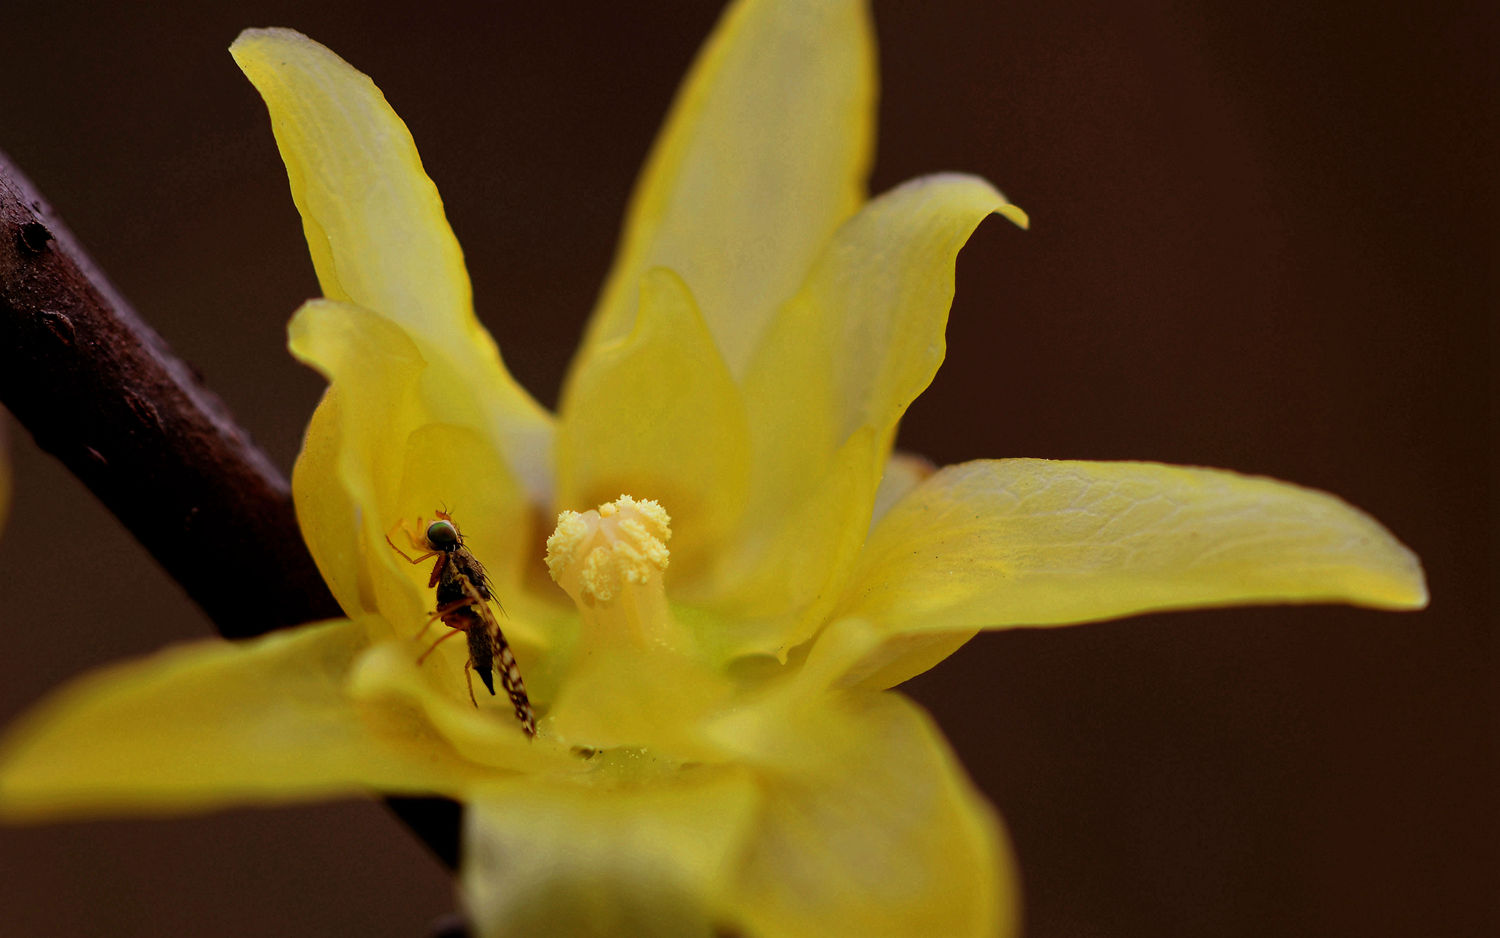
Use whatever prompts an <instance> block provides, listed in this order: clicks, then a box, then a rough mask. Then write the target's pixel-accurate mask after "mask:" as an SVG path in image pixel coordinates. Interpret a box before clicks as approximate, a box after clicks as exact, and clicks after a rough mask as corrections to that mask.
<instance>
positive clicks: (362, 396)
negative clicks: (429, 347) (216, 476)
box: [289, 300, 536, 634]
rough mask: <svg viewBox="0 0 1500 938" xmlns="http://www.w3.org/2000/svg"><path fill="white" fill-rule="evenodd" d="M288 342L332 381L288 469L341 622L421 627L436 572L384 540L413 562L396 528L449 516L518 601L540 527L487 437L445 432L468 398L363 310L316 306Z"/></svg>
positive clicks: (399, 332) (297, 320)
mask: <svg viewBox="0 0 1500 938" xmlns="http://www.w3.org/2000/svg"><path fill="white" fill-rule="evenodd" d="M289 332H290V346H291V349H292V353H293V354H294V355H296V356H297V358H298V359H300V360H301V361H302V362H304V363H305V364H308V365H311V366H312V367H314V368H316V369H318V370H319V371H320V372H322V373H323V375H324V376H325V377H327V378H328V380H329V382H330V387H329V389H328V391H327V393H326V394H325V395H324V399H323V401H322V402H321V403H320V404H319V405H318V410H317V411H316V412H315V413H314V415H313V420H312V422H311V424H310V425H309V426H308V431H307V437H306V439H305V441H304V443H303V448H302V452H301V453H300V454H299V455H298V457H297V462H296V465H295V466H294V467H293V470H292V498H293V501H294V503H295V505H296V508H297V518H298V522H299V524H300V525H301V527H302V532H303V536H304V537H305V538H306V540H307V543H308V547H309V549H310V550H311V552H312V555H313V559H314V560H315V561H317V563H318V568H319V569H320V570H321V571H322V572H323V575H324V578H325V579H327V581H328V583H329V586H330V588H331V589H332V590H333V593H334V596H335V598H337V599H338V600H339V602H340V604H341V605H342V606H343V607H344V609H345V611H346V612H348V613H349V614H350V615H356V614H358V613H360V612H375V611H379V612H381V613H383V614H384V615H385V616H386V618H387V620H388V621H389V622H390V623H391V625H392V626H394V627H396V628H397V630H398V631H399V630H400V629H401V628H402V627H403V624H409V625H410V629H411V631H413V632H415V631H416V629H418V628H419V627H420V626H421V624H422V622H424V621H425V620H426V618H427V610H429V609H430V608H431V605H432V594H431V593H429V592H426V588H425V583H426V579H427V575H428V573H429V572H430V570H431V567H430V565H427V566H422V567H420V568H416V567H413V566H412V565H411V564H408V563H406V562H405V561H403V560H402V559H401V557H400V555H398V554H397V553H396V552H395V551H394V550H392V549H391V547H390V545H389V544H387V543H386V537H387V536H388V535H389V536H390V537H391V539H392V540H393V541H394V542H395V543H396V544H397V545H398V546H399V547H401V549H402V550H405V551H407V552H408V553H409V554H410V553H412V551H413V550H415V548H414V547H413V546H412V544H411V542H410V541H409V540H408V539H407V537H406V535H405V533H404V532H403V531H402V530H401V526H402V525H403V524H404V525H407V527H408V529H411V528H413V527H415V523H416V521H417V519H418V518H426V519H428V520H430V519H431V518H432V517H433V514H434V513H435V511H436V510H437V509H440V508H446V509H448V510H450V511H451V512H452V514H453V516H454V518H455V519H456V520H457V522H458V523H459V525H460V528H461V530H462V531H463V532H464V537H465V541H466V543H467V544H469V545H470V547H471V549H472V550H473V551H474V552H475V555H476V556H477V557H479V558H480V560H481V562H482V563H485V564H486V565H487V567H488V568H489V571H490V573H491V574H492V578H493V579H494V580H495V581H496V584H495V585H496V586H497V588H498V589H501V590H503V591H505V592H510V591H511V590H512V589H513V587H514V585H515V584H516V581H517V580H518V578H519V577H520V576H521V571H522V569H523V567H524V565H525V564H526V563H527V562H528V561H529V560H531V559H532V554H534V553H535V549H536V546H535V545H533V544H532V543H531V539H532V535H533V533H534V519H533V517H532V512H531V510H530V509H529V507H528V504H527V500H526V497H525V495H524V492H523V490H522V488H521V485H520V483H519V481H518V480H517V479H516V478H515V477H514V476H513V475H512V474H511V473H510V471H509V469H508V467H507V466H506V464H505V462H504V460H503V459H502V458H501V456H500V454H498V453H497V452H495V450H494V447H493V445H492V442H491V438H488V437H486V436H484V435H482V434H481V433H479V432H478V431H476V430H474V429H472V427H470V426H465V425H454V424H452V423H449V422H447V421H446V419H445V418H447V417H451V416H454V415H457V416H459V417H460V418H461V417H462V414H461V410H462V403H461V402H459V401H457V400H455V399H456V398H459V397H461V396H462V395H463V393H464V390H463V389H462V388H455V387H454V386H453V385H451V384H450V383H448V382H447V381H446V380H445V376H444V375H443V374H442V373H441V372H438V371H434V369H433V368H432V367H431V366H430V365H429V364H428V362H427V361H426V360H425V359H424V358H423V356H422V355H421V353H420V352H419V351H418V348H417V345H416V343H415V342H414V341H413V340H412V339H411V338H410V337H409V336H408V335H407V333H406V332H405V331H404V330H403V329H402V328H401V327H400V326H399V325H397V324H396V323H394V322H392V321H391V320H389V319H386V318H385V317H382V316H379V315H376V314H374V313H371V312H369V311H368V310H364V309H361V308H359V307H356V306H351V305H348V304H344V303H335V302H332V301H329V300H313V301H311V302H309V303H306V304H304V305H303V307H302V308H301V309H300V310H298V312H297V314H296V316H295V317H293V319H292V324H291V327H290V329H289ZM415 533H420V532H415ZM413 556H415V554H413ZM503 601H504V600H503V599H502V602H503ZM403 634H404V633H403Z"/></svg>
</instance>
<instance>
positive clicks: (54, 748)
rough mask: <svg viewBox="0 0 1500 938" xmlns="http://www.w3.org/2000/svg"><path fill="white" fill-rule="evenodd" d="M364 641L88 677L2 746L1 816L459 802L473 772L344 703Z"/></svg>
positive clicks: (237, 651)
mask: <svg viewBox="0 0 1500 938" xmlns="http://www.w3.org/2000/svg"><path fill="white" fill-rule="evenodd" d="M365 644H366V638H365V629H364V627H363V626H362V625H360V624H359V623H355V622H348V621H340V622H330V623H324V624H319V625H309V626H302V627H300V628H296V629H291V630H287V631H282V632H274V633H272V634H270V635H267V636H265V637H263V638H259V639H255V640H253V641H249V642H244V643H234V644H231V643H229V642H223V641H209V642H201V643H197V644H192V645H184V646H179V647H176V648H171V649H167V650H165V651H162V652H160V653H158V654H156V655H153V656H151V657H148V658H144V659H140V660H138V661H132V662H128V663H125V664H121V665H115V666H112V667H109V668H105V669H102V670H100V671H96V672H93V673H91V674H88V675H85V676H84V677H82V678H80V679H79V680H77V681H75V682H74V683H72V684H71V685H68V686H67V687H65V688H64V689H63V690H61V691H60V692H58V693H57V694H56V695H54V696H53V697H52V698H50V699H49V700H47V701H46V702H45V703H43V704H42V705H41V706H40V707H38V708H37V709H36V710H35V711H33V712H32V713H31V714H30V715H29V716H27V717H26V718H24V719H23V720H22V721H20V722H19V723H17V724H16V725H15V726H14V727H12V728H11V730H10V732H9V733H8V735H7V737H6V739H5V741H4V742H3V744H0V816H4V817H6V818H7V819H11V820H46V819H52V818H60V817H82V816H86V815H99V814H116V813H120V812H137V813H146V814H168V813H171V814H178V813H182V812H185V811H203V810H209V809H213V808H221V807H227V806H232V805H244V804H271V803H280V802H290V801H299V800H307V799H312V798H326V797H331V796H334V795H340V794H344V795H348V794H366V793H372V792H374V791H384V792H409V793H446V794H452V795H456V794H458V793H460V792H461V791H463V790H464V789H465V788H466V787H467V786H468V785H469V784H470V783H471V782H472V781H473V780H474V779H476V778H477V777H479V772H478V770H476V769H475V768H474V767H472V766H470V765H469V764H468V763H466V762H464V761H463V760H461V759H459V758H458V757H457V756H456V755H455V754H454V752H453V750H452V749H451V747H449V746H448V745H447V744H446V743H444V742H442V741H441V740H439V739H437V738H436V737H434V736H432V735H431V734H425V735H424V734H418V733H411V732H408V727H407V726H406V725H404V724H403V723H402V722H401V721H400V720H399V718H398V717H397V716H394V715H393V714H391V713H389V712H384V711H380V710H372V709H366V708H359V707H356V705H355V704H354V703H353V702H351V701H350V700H349V698H348V697H347V696H345V694H344V691H343V682H344V678H345V674H346V672H347V671H348V668H349V666H350V663H351V662H352V660H353V659H354V657H355V656H356V655H358V654H359V653H360V651H361V650H362V649H363V648H364V646H365Z"/></svg>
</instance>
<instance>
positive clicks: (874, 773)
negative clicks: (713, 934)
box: [716, 693, 1018, 938]
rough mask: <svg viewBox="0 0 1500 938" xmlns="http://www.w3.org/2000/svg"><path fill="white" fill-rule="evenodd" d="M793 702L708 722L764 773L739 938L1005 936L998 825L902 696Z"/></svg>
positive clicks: (1005, 873) (1006, 885)
mask: <svg viewBox="0 0 1500 938" xmlns="http://www.w3.org/2000/svg"><path fill="white" fill-rule="evenodd" d="M796 696H797V697H800V696H801V695H800V694H799V695H796ZM801 704H802V705H801V706H800V707H798V708H796V709H792V708H787V709H786V710H785V711H784V712H783V710H782V709H781V708H778V707H774V706H771V707H760V708H745V709H744V710H741V711H739V712H737V713H735V714H733V715H731V716H730V717H728V718H726V719H725V720H723V721H722V722H721V723H720V724H719V726H718V727H717V728H716V736H717V737H718V738H719V739H720V740H721V741H722V742H724V743H725V744H726V745H735V744H739V745H740V747H741V750H742V751H741V757H742V758H743V759H745V760H746V761H748V762H750V763H751V764H758V765H759V766H760V768H761V772H760V779H761V785H762V788H763V791H764V795H765V797H764V800H763V802H762V810H761V813H760V815H759V817H758V818H757V819H756V823H755V828H754V830H755V834H754V837H753V839H752V840H751V842H750V847H749V850H748V852H747V853H746V855H745V859H744V865H743V871H742V876H741V881H740V888H739V890H738V891H737V894H736V897H735V898H736V900H737V901H736V905H735V908H736V909H737V911H738V913H739V916H738V917H739V918H740V920H741V921H742V922H743V923H744V932H745V933H746V934H755V935H781V936H799V935H806V936H809V938H812V936H824V935H860V936H871V938H878V936H884V935H889V936H893V938H894V936H904V935H945V936H953V938H960V936H984V938H991V936H994V935H996V934H1012V933H1013V932H1014V931H1015V928H1016V922H1017V918H1018V915H1017V911H1018V900H1017V896H1016V885H1015V880H1016V877H1015V871H1014V868H1013V864H1012V861H1011V859H1010V856H1009V852H1008V850H1007V849H1006V846H1005V844H1004V841H1003V837H1002V834H1001V832H1000V825H999V821H998V819H997V818H996V817H995V816H994V814H993V812H992V811H991V809H990V808H989V806H988V805H987V804H986V803H985V801H984V799H983V797H981V796H980V795H979V793H978V792H977V791H975V790H974V787H973V785H972V784H971V783H970V782H969V780H968V779H967V778H966V777H965V775H964V772H963V769H962V768H961V767H960V766H959V764H958V761H957V760H956V759H955V758H954V756H953V754H952V752H951V751H949V749H948V747H947V745H946V743H945V742H944V741H943V738H942V735H941V734H940V733H939V732H938V730H937V729H936V728H935V727H934V726H933V725H932V722H931V720H930V719H929V718H928V717H927V716H926V715H925V714H923V713H922V712H921V711H920V710H919V709H918V708H917V707H916V706H915V705H914V704H912V703H911V702H910V701H908V700H907V699H906V698H904V697H902V696H900V695H898V694H869V693H859V694H855V695H852V696H827V695H825V696H824V697H823V699H822V700H821V701H816V702H812V703H811V705H809V703H808V702H807V701H801Z"/></svg>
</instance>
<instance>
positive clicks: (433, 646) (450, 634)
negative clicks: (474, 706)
mask: <svg viewBox="0 0 1500 938" xmlns="http://www.w3.org/2000/svg"><path fill="white" fill-rule="evenodd" d="M461 631H463V630H462V629H454V630H453V631H451V632H448V633H446V634H444V635H442V636H439V638H438V640H437V641H435V642H433V643H432V644H431V645H428V646H427V650H426V651H424V652H422V656H421V657H420V658H418V659H417V664H418V665H421V663H422V662H424V661H426V660H427V656H428V655H430V654H432V652H433V650H434V649H436V648H437V647H438V646H439V645H441V644H442V643H443V642H446V641H447V640H448V639H450V638H452V637H453V636H455V635H457V634H458V633H459V632H461ZM470 696H472V691H471V692H470Z"/></svg>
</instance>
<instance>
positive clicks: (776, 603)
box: [703, 428, 877, 661]
mask: <svg viewBox="0 0 1500 938" xmlns="http://www.w3.org/2000/svg"><path fill="white" fill-rule="evenodd" d="M876 445H877V444H876V440H875V434H874V432H873V431H871V430H869V429H868V428H867V429H864V430H860V431H858V432H856V433H855V434H854V435H853V436H851V437H850V438H849V439H848V441H847V442H846V443H845V444H844V446H843V447H842V448H841V449H840V450H839V451H838V452H837V453H835V454H834V456H833V458H832V460H831V465H829V466H827V467H826V468H824V469H823V471H822V472H821V473H820V474H819V475H818V476H815V477H813V478H812V479H809V480H807V482H806V483H805V484H804V485H803V486H802V487H800V488H799V489H796V490H793V491H791V492H790V493H789V494H788V497H787V498H786V500H785V501H783V502H782V503H780V504H770V505H765V506H762V507H759V508H757V509H752V510H756V511H759V512H760V513H761V514H760V515H759V520H760V521H761V524H759V525H758V526H755V527H752V526H751V525H748V524H747V525H746V527H747V528H749V530H748V531H747V532H746V533H745V534H744V535H743V539H742V540H737V541H735V542H734V543H733V545H732V549H726V550H725V551H724V552H723V554H722V556H721V557H720V558H719V559H720V565H719V567H718V568H717V569H716V570H715V575H716V581H712V582H711V585H712V586H713V592H712V593H708V594H706V595H705V596H704V597H703V598H704V601H706V602H709V603H710V604H711V605H712V606H713V607H714V612H715V613H716V615H717V620H718V622H719V624H720V629H719V634H718V635H717V636H715V639H716V640H715V641H714V643H713V647H714V650H715V652H716V654H717V655H718V656H720V657H721V658H722V659H727V658H732V657H736V656H740V655H750V654H770V655H775V656H777V657H778V658H780V659H782V660H783V661H784V660H786V654H787V652H788V651H789V650H790V649H791V648H792V647H794V646H796V645H799V644H801V643H802V642H803V641H806V640H807V639H808V638H810V637H812V635H813V634H814V633H815V632H816V631H817V629H818V627H819V626H820V625H821V624H822V623H823V621H824V619H825V616H826V614H827V612H828V611H829V609H831V608H832V606H833V605H834V603H836V602H837V601H838V599H839V597H840V596H841V595H842V588H843V584H844V582H845V580H846V578H847V577H848V575H849V571H850V570H851V569H852V568H853V565H854V562H855V560H856V558H857V557H858V555H859V549H860V545H861V544H863V543H864V539H865V534H866V532H867V530H868V528H869V523H870V505H871V503H872V502H873V500H874V498H875V487H876V478H875V476H874V474H873V473H871V471H870V467H871V466H872V465H874V464H875V462H876V455H875V451H876Z"/></svg>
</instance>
